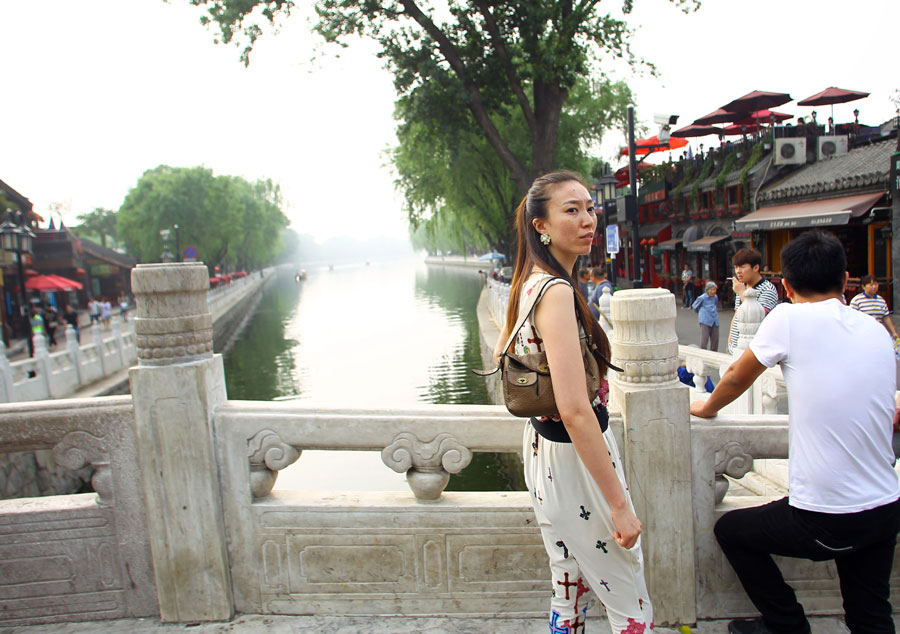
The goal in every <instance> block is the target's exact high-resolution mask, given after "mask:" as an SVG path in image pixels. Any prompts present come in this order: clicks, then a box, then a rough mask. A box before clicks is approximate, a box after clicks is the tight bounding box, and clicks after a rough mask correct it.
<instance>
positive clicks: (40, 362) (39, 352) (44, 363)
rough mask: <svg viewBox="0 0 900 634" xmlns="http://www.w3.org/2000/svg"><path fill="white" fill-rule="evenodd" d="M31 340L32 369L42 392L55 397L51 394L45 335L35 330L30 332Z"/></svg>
mask: <svg viewBox="0 0 900 634" xmlns="http://www.w3.org/2000/svg"><path fill="white" fill-rule="evenodd" d="M31 341H32V343H33V344H34V369H35V371H36V372H37V375H38V380H40V382H41V384H42V385H43V386H44V393H45V394H46V395H47V398H55V397H56V395H55V394H53V391H52V386H51V380H52V378H53V377H51V376H50V351H49V350H47V337H45V336H44V335H43V334H41V333H39V332H36V333H33V334H32V337H31Z"/></svg>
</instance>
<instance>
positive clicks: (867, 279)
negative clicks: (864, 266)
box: [859, 275, 876, 286]
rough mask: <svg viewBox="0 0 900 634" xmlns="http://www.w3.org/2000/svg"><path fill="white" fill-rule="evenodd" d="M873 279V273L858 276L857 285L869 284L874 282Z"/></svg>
mask: <svg viewBox="0 0 900 634" xmlns="http://www.w3.org/2000/svg"><path fill="white" fill-rule="evenodd" d="M875 279H876V278H875V276H874V275H863V276H862V277H861V278H859V285H860V286H868V285H869V284H871V283H872V282H874V281H875Z"/></svg>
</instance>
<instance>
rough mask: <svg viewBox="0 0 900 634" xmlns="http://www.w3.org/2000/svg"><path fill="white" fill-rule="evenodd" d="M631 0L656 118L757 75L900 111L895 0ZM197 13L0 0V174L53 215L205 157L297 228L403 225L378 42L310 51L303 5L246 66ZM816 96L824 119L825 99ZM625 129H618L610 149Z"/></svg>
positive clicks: (732, 93) (646, 107) (844, 110)
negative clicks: (271, 185)
mask: <svg viewBox="0 0 900 634" xmlns="http://www.w3.org/2000/svg"><path fill="white" fill-rule="evenodd" d="M298 4H300V5H303V6H306V5H307V4H308V3H305V2H299V3H298ZM620 4H621V2H619V0H615V1H614V2H611V0H604V2H603V5H606V6H608V7H610V9H611V10H614V9H616V7H618V6H619V5H620ZM603 5H601V6H603ZM635 5H636V7H635V13H634V14H633V16H632V18H631V22H632V23H633V24H635V25H638V26H639V27H640V28H638V29H637V33H636V36H635V38H634V40H633V47H634V50H635V52H636V53H637V54H639V55H641V56H642V57H644V58H645V59H648V60H649V61H652V62H654V63H655V64H656V65H657V67H658V70H659V75H660V77H659V78H653V77H650V76H639V77H635V76H632V74H631V72H630V71H628V70H627V69H625V68H622V67H619V68H616V67H612V66H611V67H609V71H610V72H611V73H612V74H613V75H614V76H616V77H624V78H626V79H627V80H628V81H629V83H630V84H631V86H632V88H633V90H634V91H635V92H636V94H637V103H638V106H637V115H638V120H639V121H641V122H643V123H644V124H646V125H648V126H651V125H652V123H651V119H652V116H653V114H654V113H655V112H666V113H672V114H679V115H681V119H680V121H679V125H682V124H687V123H690V121H692V120H693V119H695V118H697V117H699V116H701V115H704V114H706V113H707V112H710V111H712V110H715V109H716V108H718V107H719V106H721V105H722V104H724V103H726V102H728V101H730V100H732V99H734V98H736V97H739V96H740V95H742V94H744V93H746V92H749V91H751V90H754V89H760V90H771V91H782V92H789V93H791V95H792V96H793V97H794V98H795V99H803V98H804V97H808V96H809V95H811V94H813V93H816V92H818V91H820V90H822V89H823V88H826V87H827V86H839V87H843V88H851V89H855V90H862V91H867V92H870V93H872V94H871V96H870V97H869V98H867V99H865V100H862V101H857V102H854V103H851V104H845V105H839V106H835V108H834V113H835V119H836V120H837V121H839V122H840V121H848V120H851V119H852V114H851V112H852V110H853V109H854V108H859V109H860V111H861V115H860V120H861V121H862V122H864V123H870V124H879V123H881V122H882V121H884V120H886V119H888V118H889V117H890V116H892V114H893V113H894V105H893V104H892V103H891V102H890V96H891V94H892V92H893V91H894V90H896V89H897V88H900V79H898V77H897V73H896V70H895V69H894V68H893V59H894V58H895V56H896V55H895V50H894V49H895V46H894V45H893V42H894V39H895V38H894V31H895V30H896V24H897V20H898V17H900V2H898V1H897V0H856V1H855V2H853V3H848V2H844V1H839V0H704V2H703V6H702V8H701V9H700V11H699V12H697V13H695V14H691V15H689V16H684V15H682V14H681V13H680V12H679V11H678V10H677V9H675V8H674V7H673V6H672V5H671V4H669V3H668V2H667V1H666V0H636V2H635ZM201 15H202V11H201V10H200V9H198V8H196V7H191V6H189V5H188V3H187V0H171V2H170V3H166V2H163V1H162V0H89V1H87V2H73V1H71V0H43V1H41V2H36V1H30V0H0V70H2V74H3V77H4V80H5V81H4V91H3V93H4V94H3V99H2V100H0V113H2V123H3V142H2V151H0V179H2V180H4V181H6V182H7V183H8V184H9V185H11V186H12V187H14V188H15V189H17V190H18V191H19V192H20V193H22V194H23V195H25V196H26V197H28V198H29V199H31V201H32V202H33V203H34V206H35V209H36V210H37V211H38V213H41V214H43V215H45V217H46V216H47V213H46V211H47V209H48V207H49V205H50V204H52V203H55V202H59V203H64V204H65V205H67V206H68V209H67V210H66V211H64V212H63V216H64V219H65V221H66V222H67V223H68V224H74V223H75V215H76V214H78V213H82V212H85V211H90V210H91V209H93V208H94V207H98V206H99V207H107V208H111V209H117V208H118V207H119V205H120V204H121V203H122V200H123V199H124V197H125V195H126V193H127V192H128V190H129V189H130V188H131V187H133V186H134V185H135V183H136V182H137V180H138V178H139V177H140V176H141V174H142V173H143V172H144V171H145V170H147V169H150V168H153V167H156V166H157V165H159V164H163V163H164V164H168V165H173V166H193V165H200V164H202V165H205V166H207V167H210V168H212V169H213V170H214V172H215V173H217V174H236V175H241V176H244V177H245V178H248V179H256V178H272V179H273V180H275V181H277V182H279V183H280V184H281V186H282V189H283V191H284V194H285V198H286V202H287V210H286V211H287V214H288V216H289V217H290V219H291V223H292V226H293V228H294V229H296V230H297V231H299V232H301V233H310V234H313V235H315V236H317V237H319V238H327V237H334V236H358V237H374V236H379V235H387V236H404V235H406V225H405V220H404V215H403V213H402V210H401V208H400V207H401V205H400V197H399V195H397V194H396V193H395V191H394V187H393V175H392V174H391V170H390V168H389V167H388V166H387V159H386V157H385V154H384V152H385V150H386V149H387V148H388V147H389V146H390V145H391V144H392V143H394V142H395V137H394V132H393V131H394V121H393V118H392V112H393V101H394V92H393V85H392V81H391V76H390V74H389V73H388V72H387V71H386V70H384V69H383V68H382V66H383V64H382V61H381V60H379V59H378V58H377V57H375V54H374V53H375V51H376V49H375V48H374V46H373V45H372V44H369V43H366V42H362V43H360V44H359V45H355V46H352V47H350V48H349V49H343V50H339V49H337V48H336V47H325V48H324V49H322V50H321V52H322V53H323V55H322V56H321V57H320V58H319V59H318V60H317V61H315V62H312V61H310V60H311V58H312V57H313V54H314V52H315V50H314V49H315V48H316V46H317V45H318V43H319V42H318V39H317V38H316V37H315V36H313V35H312V34H310V33H309V27H308V22H307V16H306V15H303V12H302V11H300V10H297V11H295V15H294V16H293V17H292V18H290V19H289V20H288V21H286V22H285V23H284V24H283V25H282V28H281V31H280V33H278V34H273V33H266V34H265V35H264V36H263V37H261V38H260V40H258V42H257V45H256V48H255V50H254V52H253V55H252V58H251V63H250V66H249V68H244V66H243V65H242V64H241V63H240V62H239V61H238V55H239V51H238V49H236V48H234V47H233V46H223V45H216V44H214V43H213V32H212V31H209V30H207V29H205V28H204V27H202V26H201V25H200V24H199V18H200V16H201ZM337 53H340V57H339V58H337V57H335V55H336V54H337ZM778 109H779V110H782V111H785V112H789V113H792V114H795V115H800V116H803V115H808V114H809V111H810V110H811V109H810V108H801V107H798V106H796V104H793V105H792V104H787V105H785V106H783V107H781V108H778ZM817 110H818V111H819V113H820V114H819V120H820V121H821V122H824V121H825V119H827V117H828V114H829V112H830V109H829V108H828V107H827V106H826V107H820V108H818V109H817ZM701 141H705V142H706V143H709V142H710V141H714V138H712V137H710V138H707V139H701ZM622 143H624V137H623V136H622V135H621V133H618V132H613V133H611V134H610V135H609V136H608V138H607V140H606V142H605V143H604V145H603V151H604V153H605V154H606V158H612V155H613V154H614V153H615V148H616V147H617V146H619V145H621V144H622ZM696 143H697V142H695V145H696Z"/></svg>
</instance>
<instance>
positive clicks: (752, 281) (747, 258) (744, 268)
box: [728, 248, 778, 354]
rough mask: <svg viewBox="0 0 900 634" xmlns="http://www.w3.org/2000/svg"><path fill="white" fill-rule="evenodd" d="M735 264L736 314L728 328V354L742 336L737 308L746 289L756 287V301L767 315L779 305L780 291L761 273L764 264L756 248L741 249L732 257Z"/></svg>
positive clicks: (733, 285) (733, 279)
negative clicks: (761, 266)
mask: <svg viewBox="0 0 900 634" xmlns="http://www.w3.org/2000/svg"><path fill="white" fill-rule="evenodd" d="M731 264H732V265H733V266H734V277H733V278H732V280H731V289H732V290H733V291H734V316H733V317H732V318H731V327H730V328H729V329H728V354H732V353H733V352H734V351H735V349H736V348H737V345H738V339H740V337H741V333H740V331H738V316H737V310H738V308H740V306H741V301H743V299H744V291H745V290H747V289H748V288H755V289H756V301H758V302H759V304H760V306H762V308H763V310H764V311H765V313H766V315H768V314H769V312H770V311H771V310H772V309H773V308H775V306H777V305H778V291H777V290H776V289H775V285H774V284H772V282H770V281H769V280H767V279H764V278H763V277H762V276H761V275H760V274H759V267H760V265H762V255H761V254H760V252H759V251H757V250H756V249H746V248H745V249H739V250H738V252H737V253H735V254H734V256H733V257H732V258H731Z"/></svg>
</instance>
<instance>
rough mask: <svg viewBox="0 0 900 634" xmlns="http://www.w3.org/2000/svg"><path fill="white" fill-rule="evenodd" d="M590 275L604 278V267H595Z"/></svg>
mask: <svg viewBox="0 0 900 634" xmlns="http://www.w3.org/2000/svg"><path fill="white" fill-rule="evenodd" d="M591 275H593V276H594V277H606V267H605V266H595V267H594V268H592V269H591Z"/></svg>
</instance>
